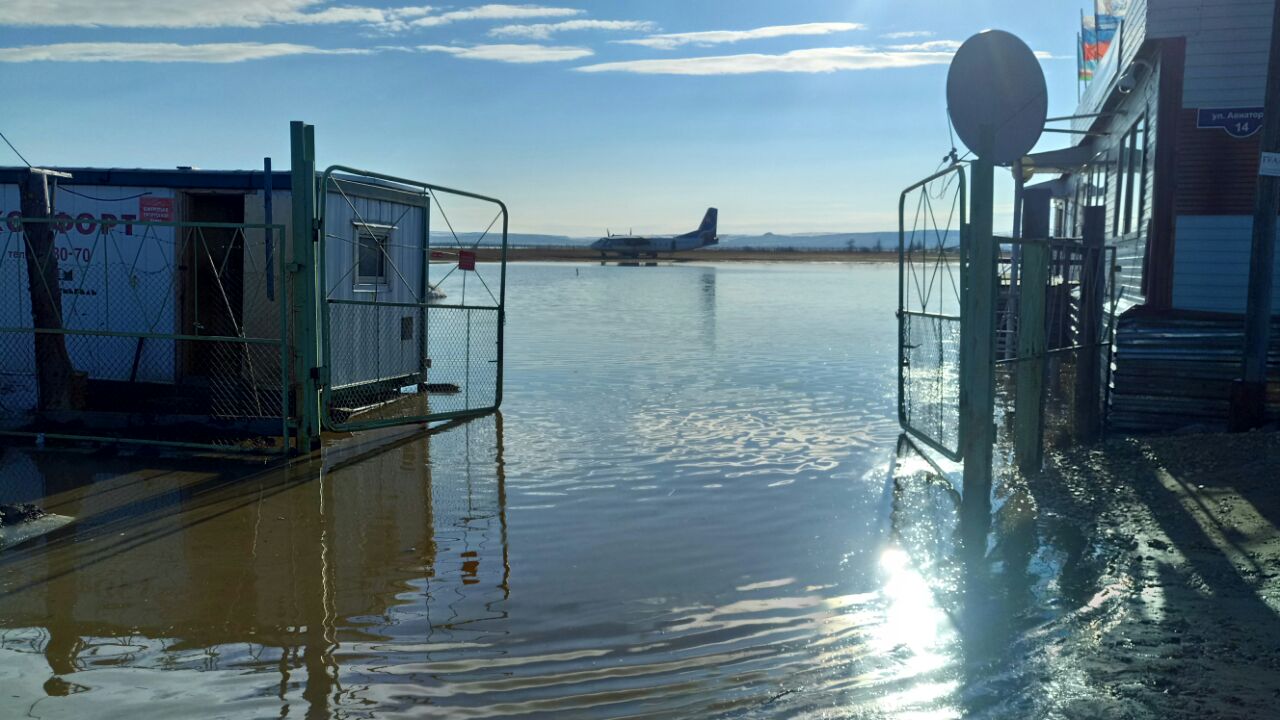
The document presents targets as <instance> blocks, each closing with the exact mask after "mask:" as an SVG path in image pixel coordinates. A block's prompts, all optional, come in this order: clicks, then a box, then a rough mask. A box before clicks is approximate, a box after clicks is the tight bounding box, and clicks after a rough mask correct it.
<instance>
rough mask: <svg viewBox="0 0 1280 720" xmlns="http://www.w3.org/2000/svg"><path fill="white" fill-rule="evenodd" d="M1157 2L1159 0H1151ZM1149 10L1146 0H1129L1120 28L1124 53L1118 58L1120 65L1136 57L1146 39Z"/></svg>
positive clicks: (1125, 64) (1126, 64) (1122, 66)
mask: <svg viewBox="0 0 1280 720" xmlns="http://www.w3.org/2000/svg"><path fill="white" fill-rule="evenodd" d="M1152 1H1153V2H1155V3H1157V4H1158V3H1159V2H1160V0H1152ZM1150 12H1151V8H1150V3H1149V2H1148V0H1129V9H1128V10H1127V11H1126V12H1125V18H1124V25H1123V27H1122V29H1121V33H1122V35H1123V41H1124V42H1123V46H1122V48H1121V50H1122V51H1123V52H1124V55H1123V56H1122V57H1121V58H1120V67H1121V68H1125V67H1128V66H1129V63H1131V62H1133V59H1134V58H1135V57H1137V55H1138V52H1139V51H1140V50H1141V49H1142V43H1144V42H1146V41H1147V32H1148V31H1147V25H1148V17H1149V14H1150Z"/></svg>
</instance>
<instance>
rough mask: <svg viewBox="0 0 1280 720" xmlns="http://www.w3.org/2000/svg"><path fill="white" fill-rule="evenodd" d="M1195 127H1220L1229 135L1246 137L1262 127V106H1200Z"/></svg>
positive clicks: (1203, 128) (1202, 128)
mask: <svg viewBox="0 0 1280 720" xmlns="http://www.w3.org/2000/svg"><path fill="white" fill-rule="evenodd" d="M1196 127H1197V128H1200V129H1201V130H1205V129H1213V128H1220V129H1222V130H1226V131H1227V134H1228V135H1230V136H1231V137H1237V138H1247V137H1249V136H1250V135H1253V134H1254V133H1257V132H1258V131H1259V130H1261V129H1262V108H1201V109H1200V111H1199V113H1197V115H1196Z"/></svg>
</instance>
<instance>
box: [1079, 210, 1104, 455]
mask: <svg viewBox="0 0 1280 720" xmlns="http://www.w3.org/2000/svg"><path fill="white" fill-rule="evenodd" d="M1106 224H1107V210H1106V208H1105V207H1101V206H1099V207H1087V208H1085V209H1084V247H1085V250H1084V257H1083V263H1084V264H1083V266H1082V267H1081V269H1080V330H1079V334H1078V336H1077V337H1076V344H1077V345H1078V346H1079V347H1080V353H1079V355H1078V357H1077V359H1076V391H1075V395H1076V397H1075V413H1074V422H1073V424H1074V432H1075V436H1076V438H1077V439H1078V440H1080V441H1082V442H1093V441H1095V440H1097V439H1098V437H1099V436H1100V435H1101V434H1102V348H1101V345H1100V343H1101V342H1102V312H1103V305H1104V303H1105V300H1106V272H1105V256H1106V252H1105V249H1104V248H1103V239H1102V238H1103V233H1104V232H1105V231H1106Z"/></svg>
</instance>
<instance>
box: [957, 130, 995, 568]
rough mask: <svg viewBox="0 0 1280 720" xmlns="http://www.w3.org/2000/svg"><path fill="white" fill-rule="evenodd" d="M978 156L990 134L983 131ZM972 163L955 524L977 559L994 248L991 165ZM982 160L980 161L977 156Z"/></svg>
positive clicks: (991, 433) (985, 464)
mask: <svg viewBox="0 0 1280 720" xmlns="http://www.w3.org/2000/svg"><path fill="white" fill-rule="evenodd" d="M984 135H985V138H984V140H985V142H984V143H983V144H984V146H985V147H984V148H983V149H984V150H985V149H987V148H990V147H991V146H992V144H993V142H992V141H993V138H994V134H993V132H992V130H991V129H990V128H986V129H985V132H984ZM978 155H979V157H978V159H976V160H974V161H973V176H972V177H973V186H972V194H971V195H970V207H971V212H970V213H969V232H968V234H967V237H964V238H963V240H962V242H963V241H967V245H968V248H967V249H962V252H961V255H962V256H963V257H964V262H965V263H966V265H967V273H966V278H967V279H966V282H965V284H964V302H963V310H962V315H963V316H964V322H963V324H962V325H961V341H960V345H961V353H962V355H963V362H962V363H961V375H960V388H961V390H960V406H961V411H960V446H961V448H962V449H963V453H962V454H963V456H964V493H963V495H962V496H961V500H962V502H961V509H960V522H961V534H962V536H963V537H964V541H965V545H966V550H965V552H966V553H967V554H969V555H971V556H973V557H981V556H982V555H983V554H984V553H985V551H986V548H985V539H986V536H987V530H988V529H989V527H990V522H991V464H992V452H993V445H994V442H995V352H996V298H997V288H996V283H997V282H998V275H997V273H996V244H995V239H994V236H993V215H994V211H993V207H994V198H995V165H994V163H993V162H992V161H991V160H990V159H989V158H990V153H985V152H979V153H978ZM984 155H985V156H986V157H983V156H984Z"/></svg>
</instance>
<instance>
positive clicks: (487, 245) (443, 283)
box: [317, 166, 507, 430]
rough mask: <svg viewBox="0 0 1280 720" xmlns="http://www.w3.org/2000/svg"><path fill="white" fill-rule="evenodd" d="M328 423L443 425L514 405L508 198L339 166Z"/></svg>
mask: <svg viewBox="0 0 1280 720" xmlns="http://www.w3.org/2000/svg"><path fill="white" fill-rule="evenodd" d="M320 189H321V193H320V198H319V199H318V201H317V204H318V207H319V208H320V210H319V212H320V218H321V222H320V228H321V232H320V236H321V241H320V253H319V256H318V258H317V264H318V266H319V282H320V288H321V294H320V298H321V307H320V312H321V323H320V325H321V346H322V349H321V350H322V352H321V355H322V358H323V360H322V362H323V366H324V373H323V375H324V388H323V397H324V403H323V405H324V423H325V427H327V428H329V429H333V430H362V429H370V428H375V427H384V426H388V425H399V424H410V423H425V422H437V421H442V420H450V419H455V418H460V417H468V416H472V415H479V414H483V413H486V412H491V411H493V410H495V409H497V407H498V406H499V405H500V404H501V402H502V338H503V335H502V325H503V319H504V298H505V286H506V247H507V211H506V207H505V206H504V205H503V204H502V202H501V201H499V200H496V199H493V198H488V197H484V196H480V195H475V194H473V193H467V192H462V191H458V190H452V189H449V188H443V187H439V186H435V185H430V184H427V183H420V182H416V181H412V180H406V179H403V178H395V177H391V176H387V175H381V174H378V173H370V172H367V171H363V170H356V169H353V168H346V167H340V166H334V167H331V168H329V169H328V170H326V171H325V173H324V175H323V178H322V180H321V184H320Z"/></svg>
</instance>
